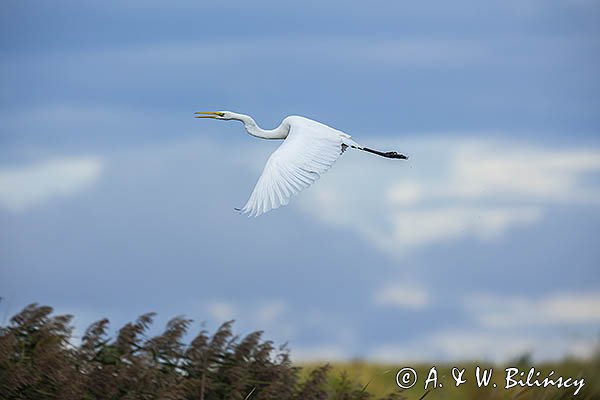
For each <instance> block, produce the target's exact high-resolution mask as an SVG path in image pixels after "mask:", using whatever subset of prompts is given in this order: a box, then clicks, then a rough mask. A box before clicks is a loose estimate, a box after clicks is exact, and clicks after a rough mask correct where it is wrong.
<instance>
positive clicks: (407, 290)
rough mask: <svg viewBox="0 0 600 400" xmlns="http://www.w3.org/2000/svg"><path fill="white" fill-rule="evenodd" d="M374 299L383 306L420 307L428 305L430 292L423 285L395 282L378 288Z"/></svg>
mask: <svg viewBox="0 0 600 400" xmlns="http://www.w3.org/2000/svg"><path fill="white" fill-rule="evenodd" d="M373 301H374V303H375V304H377V305H382V306H395V307H400V308H412V309H419V308H424V307H426V306H427V305H428V304H429V302H430V299H429V293H428V292H427V291H426V290H425V289H423V288H422V287H419V286H416V285H406V284H395V285H388V286H385V287H383V288H381V289H380V290H378V291H377V292H376V293H375V294H374V296H373Z"/></svg>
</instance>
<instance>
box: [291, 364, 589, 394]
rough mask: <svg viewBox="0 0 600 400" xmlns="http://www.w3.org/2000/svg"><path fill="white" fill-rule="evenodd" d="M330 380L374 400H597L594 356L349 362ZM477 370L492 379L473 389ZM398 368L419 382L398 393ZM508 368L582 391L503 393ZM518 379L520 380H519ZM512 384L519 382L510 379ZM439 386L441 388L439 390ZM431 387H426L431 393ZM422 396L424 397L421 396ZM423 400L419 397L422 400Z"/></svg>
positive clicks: (339, 366) (336, 367) (308, 368)
mask: <svg viewBox="0 0 600 400" xmlns="http://www.w3.org/2000/svg"><path fill="white" fill-rule="evenodd" d="M318 365H321V364H304V365H300V366H301V367H303V368H302V372H301V373H302V378H303V379H305V378H306V377H307V376H308V374H309V373H310V371H312V370H313V369H314V368H316V367H317V366H318ZM434 365H435V367H436V370H437V382H438V387H437V388H435V389H432V390H430V391H429V392H428V390H426V389H425V388H424V384H425V380H426V379H427V376H428V373H429V371H430V368H431V367H432V366H434ZM330 366H331V368H332V369H331V373H330V376H331V377H332V378H331V379H330V385H331V386H332V387H334V386H335V385H336V384H337V383H338V382H337V381H339V380H342V379H343V378H342V377H346V378H348V379H350V380H352V381H356V382H359V383H360V384H361V385H363V386H366V387H367V388H368V391H369V392H370V393H372V394H374V395H375V396H378V397H384V396H387V395H389V394H392V393H401V394H402V396H403V397H404V398H406V399H407V400H418V399H421V398H425V399H427V400H432V399H444V400H464V399H490V400H496V399H498V400H500V399H519V400H533V399H548V400H550V399H600V356H598V355H597V356H595V357H593V358H591V359H590V360H588V361H582V360H571V359H565V360H562V361H559V362H545V363H531V362H530V361H529V360H528V359H527V357H524V358H523V359H521V360H518V361H515V362H513V363H507V364H506V365H492V364H490V363H477V362H460V363H454V364H450V363H433V364H422V363H421V364H414V363H413V364H395V365H385V364H377V363H369V362H364V361H351V362H345V363H332V364H330ZM477 366H480V367H481V368H482V369H483V368H485V369H488V368H492V369H493V374H492V379H491V380H490V383H489V386H487V387H481V388H480V387H477V384H476V381H475V370H476V367H477ZM404 367H411V368H413V369H414V370H415V371H416V372H417V376H418V377H419V379H418V382H417V384H415V386H413V387H412V388H410V389H407V390H402V389H400V388H399V387H398V385H397V384H396V374H397V372H398V371H400V370H401V369H402V368H404ZM453 367H458V368H460V369H462V368H464V369H465V372H464V375H463V378H464V379H466V380H467V382H466V383H464V384H461V385H460V386H458V387H456V385H455V380H454V379H453V377H452V374H451V372H452V368H453ZM508 367H515V368H519V370H520V371H524V372H525V378H526V375H527V373H528V371H529V369H530V368H531V367H535V371H536V372H538V371H539V372H540V375H539V377H538V379H539V380H542V379H544V378H545V377H547V376H548V374H549V373H550V371H552V370H553V371H555V372H554V374H553V375H552V378H557V377H558V376H562V377H564V378H565V379H566V378H567V377H573V378H574V379H575V378H577V379H580V378H583V379H584V382H585V384H584V386H583V388H582V389H581V390H580V391H579V393H578V394H577V395H576V396H574V392H575V390H576V387H569V388H565V387H562V388H557V387H555V386H548V387H546V388H538V387H533V388H532V387H520V386H515V387H513V388H509V389H506V388H505V387H504V386H505V384H506V381H505V378H506V371H505V369H506V368H508ZM525 378H521V379H525ZM515 379H519V378H518V377H515ZM493 383H496V385H497V387H496V388H494V387H492V385H493ZM439 384H441V387H439ZM431 387H432V385H431V384H430V385H429V388H431ZM426 392H428V393H426ZM423 396H425V397H423Z"/></svg>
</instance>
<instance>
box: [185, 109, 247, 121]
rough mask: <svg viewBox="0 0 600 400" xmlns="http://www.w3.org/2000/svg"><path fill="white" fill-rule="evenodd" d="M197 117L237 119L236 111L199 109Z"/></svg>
mask: <svg viewBox="0 0 600 400" xmlns="http://www.w3.org/2000/svg"><path fill="white" fill-rule="evenodd" d="M195 114H196V118H212V119H224V120H230V119H236V118H235V117H236V115H237V114H236V113H234V112H231V111H198V112H197V113H195Z"/></svg>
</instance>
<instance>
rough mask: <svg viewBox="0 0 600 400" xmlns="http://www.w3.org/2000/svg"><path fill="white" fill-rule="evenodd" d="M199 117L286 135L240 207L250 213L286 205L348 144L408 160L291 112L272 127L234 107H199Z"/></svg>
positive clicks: (268, 135) (260, 134)
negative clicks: (223, 108)
mask: <svg viewBox="0 0 600 400" xmlns="http://www.w3.org/2000/svg"><path fill="white" fill-rule="evenodd" d="M196 114H197V115H196V118H213V119H220V120H226V121H229V120H236V121H241V122H242V123H243V124H244V127H245V128H246V131H247V132H248V133H249V134H250V135H252V136H255V137H257V138H261V139H285V140H284V142H283V144H282V145H281V146H279V148H278V149H277V150H275V152H274V153H273V154H271V157H269V160H267V164H266V165H265V169H264V170H263V173H262V175H261V176H260V178H258V182H257V183H256V186H255V187H254V190H253V191H252V194H251V195H250V198H249V199H248V201H247V202H246V205H245V206H244V207H242V208H241V209H237V208H236V210H237V211H240V212H242V213H244V214H248V215H249V216H255V217H257V216H259V215H261V214H264V213H266V212H267V211H270V210H273V209H275V208H278V207H281V206H284V205H286V204H288V203H289V202H290V198H291V197H292V196H294V195H296V194H298V193H299V192H300V191H301V190H303V189H304V188H307V187H309V186H310V185H312V184H313V183H314V182H315V181H316V180H317V179H319V177H320V176H321V174H323V173H325V172H326V171H327V170H328V169H329V168H331V166H332V165H333V163H334V162H335V161H336V160H337V159H338V158H339V157H340V156H341V155H342V153H343V152H344V151H346V149H347V148H348V147H351V148H353V149H358V150H363V151H366V152H369V153H373V154H377V155H379V156H382V157H387V158H397V159H403V160H406V159H407V158H408V157H407V156H405V155H404V154H399V153H396V152H395V151H388V152H382V151H377V150H373V149H369V148H368V147H363V146H361V145H359V144H358V143H356V142H355V141H354V140H352V139H351V138H350V135H348V134H345V133H344V132H341V131H338V130H337V129H334V128H331V127H329V126H327V125H325V124H322V123H320V122H317V121H313V120H311V119H308V118H304V117H298V116H289V117H286V118H284V120H283V121H282V122H281V124H280V125H279V126H278V127H277V128H275V129H272V130H265V129H261V128H260V127H259V126H258V125H257V124H256V122H255V121H254V119H252V117H250V116H249V115H244V114H238V113H234V112H232V111H208V112H204V111H199V112H197V113H196Z"/></svg>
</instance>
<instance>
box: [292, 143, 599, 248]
mask: <svg viewBox="0 0 600 400" xmlns="http://www.w3.org/2000/svg"><path fill="white" fill-rule="evenodd" d="M397 141H398V140H397V139H396V140H391V139H388V140H386V141H385V143H383V142H380V143H379V145H378V146H375V145H373V147H381V148H384V149H386V148H394V149H400V150H402V151H405V152H407V153H409V154H410V155H411V158H410V160H408V161H407V162H396V163H393V162H390V161H389V160H382V159H376V158H373V156H371V155H368V154H357V153H356V152H354V153H351V152H348V153H349V154H348V155H344V158H343V159H342V160H340V161H339V163H338V164H339V165H338V166H336V168H335V169H334V170H333V171H331V172H330V173H328V174H327V175H325V176H323V178H322V181H321V182H319V183H318V184H317V186H318V188H315V189H314V190H312V191H309V192H308V193H309V194H307V195H306V196H304V197H303V198H302V199H301V200H300V201H299V203H300V204H301V206H302V207H303V209H304V210H305V211H307V212H308V213H310V214H312V215H314V216H315V217H316V218H317V219H319V220H320V221H322V222H324V223H327V224H331V225H335V226H340V227H345V228H350V229H352V230H354V231H355V232H357V233H358V234H360V235H361V236H362V237H363V238H365V239H366V240H368V241H370V242H371V243H372V244H374V245H375V246H377V247H378V248H380V249H382V250H385V251H387V252H390V253H403V252H406V251H411V250H415V249H418V248H421V247H424V246H428V245H431V244H435V243H443V242H448V241H451V240H458V239H464V238H474V239H477V240H481V241H490V240H499V239H502V238H503V237H504V236H505V235H507V234H508V233H509V232H510V231H511V230H513V229H519V228H523V227H526V226H529V225H532V224H535V223H538V222H541V221H542V220H543V219H544V215H545V209H546V207H548V206H549V205H555V204H593V205H599V204H600V185H599V183H598V181H599V180H598V179H597V175H598V173H600V149H594V148H587V149H566V148H561V149H547V148H544V147H542V146H537V147H536V146H531V145H524V144H521V143H518V142H513V141H502V140H496V141H491V140H474V139H455V140H449V139H441V138H430V139H419V138H417V139H412V140H403V141H404V144H403V145H401V146H400V145H399V144H398V143H396V142H397ZM374 177H376V179H374ZM594 177H595V179H594ZM357 187H360V190H357V189H356V188H357Z"/></svg>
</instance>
